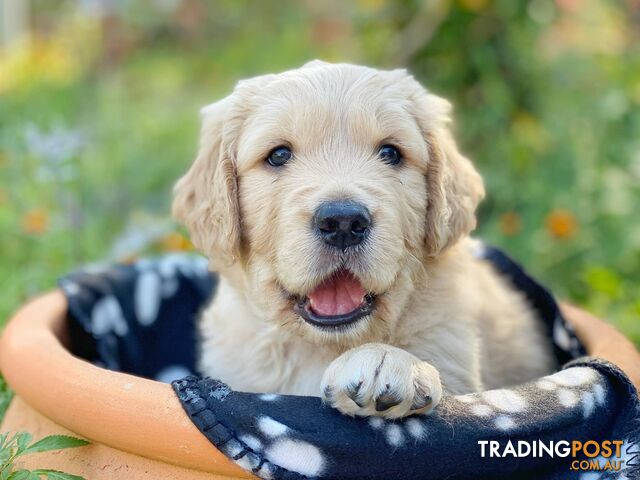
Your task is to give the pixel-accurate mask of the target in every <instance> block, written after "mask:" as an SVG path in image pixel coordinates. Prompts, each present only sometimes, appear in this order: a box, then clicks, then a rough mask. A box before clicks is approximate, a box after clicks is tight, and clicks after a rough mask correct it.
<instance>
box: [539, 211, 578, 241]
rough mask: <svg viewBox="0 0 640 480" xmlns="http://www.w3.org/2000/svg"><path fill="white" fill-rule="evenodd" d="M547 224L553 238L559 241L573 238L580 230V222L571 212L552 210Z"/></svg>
mask: <svg viewBox="0 0 640 480" xmlns="http://www.w3.org/2000/svg"><path fill="white" fill-rule="evenodd" d="M545 223H546V227H547V230H548V231H549V233H550V234H551V236H553V237H555V238H558V239H566V238H571V237H573V236H574V235H575V233H576V231H577V230H578V220H577V219H576V216H575V215H574V214H573V213H572V212H570V211H569V210H562V209H556V210H552V211H551V213H549V215H547V218H546V221H545Z"/></svg>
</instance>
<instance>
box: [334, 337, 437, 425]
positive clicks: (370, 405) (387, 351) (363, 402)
mask: <svg viewBox="0 0 640 480" xmlns="http://www.w3.org/2000/svg"><path fill="white" fill-rule="evenodd" d="M321 387H322V395H323V399H324V401H325V402H326V403H328V404H329V405H331V406H332V407H334V408H337V409H338V410H339V411H340V412H342V413H344V414H345V415H358V416H364V417H368V416H380V417H385V418H400V417H405V416H407V415H413V414H416V413H428V412H430V411H431V410H432V409H433V408H434V407H435V406H436V405H437V404H438V403H439V402H440V399H441V397H442V385H441V383H440V375H439V374H438V371H437V370H436V369H435V368H433V367H432V366H431V365H429V364H428V363H427V362H423V361H422V360H420V359H419V358H417V357H415V356H413V355H411V354H410V353H408V352H406V351H404V350H402V349H400V348H396V347H392V346H390V345H385V344H382V343H368V344H366V345H362V346H361V347H358V348H353V349H351V350H348V351H347V352H345V353H343V354H342V355H340V356H339V357H338V358H336V359H335V360H334V361H333V362H331V364H330V365H329V367H327V369H326V370H325V372H324V375H323V377H322V384H321Z"/></svg>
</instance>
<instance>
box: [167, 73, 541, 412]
mask: <svg viewBox="0 0 640 480" xmlns="http://www.w3.org/2000/svg"><path fill="white" fill-rule="evenodd" d="M449 116H450V105H449V103H448V102H446V101H445V100H443V99H441V98H439V97H437V96H435V95H433V94H431V93H429V92H428V91H426V90H425V89H424V88H423V87H422V86H420V85H419V84H418V82H416V81H415V80H414V79H413V77H411V76H410V75H408V74H407V72H406V71H404V70H394V71H380V70H375V69H371V68H367V67H361V66H354V65H347V64H338V65H334V64H328V63H324V62H318V61H315V62H311V63H310V64H307V65H305V66H304V67H302V68H299V69H295V70H291V71H288V72H284V73H281V74H277V75H265V76H261V77H257V78H254V79H250V80H245V81H241V82H240V83H239V84H238V85H237V87H236V88H235V90H234V92H233V93H232V94H231V95H229V96H228V97H226V98H225V99H223V100H220V101H219V102H217V103H214V104H213V105H210V106H208V107H206V108H204V109H203V111H202V121H203V126H202V134H201V142H200V149H199V153H198V156H197V158H196V160H195V162H194V164H193V166H192V167H191V169H190V170H189V171H188V172H187V174H186V175H185V176H184V177H183V178H182V179H180V181H179V182H178V183H177V185H176V188H175V200H174V206H173V212H174V215H175V216H176V218H178V219H179V220H180V221H181V222H183V223H184V224H185V225H186V226H187V228H188V229H189V231H190V233H191V238H192V240H193V242H194V243H195V245H196V246H197V247H198V248H199V249H200V250H201V251H202V252H203V253H204V254H206V255H207V256H208V257H209V259H210V266H211V268H212V269H213V270H216V271H218V272H219V273H220V277H221V279H220V285H219V287H218V291H217V293H216V295H215V298H214V300H213V302H212V303H211V304H210V305H209V306H208V307H207V309H206V310H205V311H204V312H203V314H202V318H201V333H202V342H201V345H200V348H201V356H200V367H201V369H202V372H203V373H204V374H206V375H209V376H213V377H216V378H219V379H221V380H223V381H224V382H226V383H228V384H229V385H230V386H231V387H232V388H235V389H239V390H245V391H254V392H277V393H291V394H308V395H323V397H324V398H325V400H326V401H327V402H328V403H330V404H331V405H333V406H335V407H336V408H338V409H339V410H340V411H342V412H343V413H346V414H351V415H365V416H366V415H382V416H385V417H389V418H396V417H401V416H405V415H408V414H412V413H425V412H428V411H430V410H431V409H432V408H433V407H434V406H435V405H437V403H438V402H439V400H440V398H441V396H442V393H443V390H444V392H448V393H451V394H460V393H466V392H471V391H475V390H480V389H484V388H492V387H500V386H505V385H510V384H514V383H517V382H521V381H525V380H529V379H532V378H535V377H537V376H540V375H543V374H545V373H548V372H549V371H550V370H551V369H552V367H553V362H552V355H551V353H550V350H549V347H548V346H547V343H546V340H545V339H544V338H543V335H542V333H541V331H540V328H539V325H538V324H537V323H536V319H534V317H533V314H532V313H531V311H530V310H529V307H528V305H527V304H526V302H525V301H524V299H523V298H521V296H520V295H519V294H518V293H516V292H515V291H513V290H512V289H511V288H510V287H509V286H508V284H507V283H506V282H505V281H504V280H503V279H501V278H500V277H499V276H498V275H497V274H496V273H495V272H494V271H493V270H491V267H489V266H488V265H486V264H485V263H484V262H481V261H478V260H477V259H476V258H475V257H474V255H473V252H472V250H473V241H472V240H470V239H469V233H470V232H471V231H472V230H473V228H474V227H475V209H476V207H477V204H478V203H479V202H480V200H481V199H482V198H483V196H484V188H483V184H482V180H481V178H480V176H479V175H478V173H477V172H476V170H475V169H474V167H473V166H472V164H471V162H469V160H468V159H466V158H465V157H464V156H462V155H461V154H460V153H459V151H458V149H457V147H456V144H455V142H454V141H453V139H452V136H451V133H450V131H449V123H450V118H449ZM389 143H390V144H394V145H397V146H398V147H399V148H400V149H401V151H402V153H403V160H402V163H401V164H400V165H397V166H391V165H388V164H385V163H384V162H382V161H381V160H380V159H379V158H378V157H377V155H376V154H377V149H378V148H379V147H380V145H381V144H389ZM283 144H284V145H287V146H289V147H290V148H291V150H292V152H293V159H292V160H291V161H290V162H289V163H288V164H287V165H285V166H284V167H281V168H274V167H271V166H269V165H267V164H266V162H265V157H266V156H267V155H268V153H269V152H270V151H271V150H272V149H273V148H275V147H277V146H279V145H283ZM334 199H352V200H356V201H358V202H361V203H363V204H364V205H366V206H367V208H368V209H369V211H370V212H371V215H372V218H373V227H372V230H371V233H370V235H369V238H368V239H367V240H366V242H365V243H364V244H362V245H360V246H358V247H357V248H353V249H351V250H350V251H346V252H336V251H334V250H330V249H327V248H326V246H323V245H322V244H321V242H320V241H319V239H318V238H317V236H316V235H314V234H313V232H312V229H311V227H310V225H311V218H312V216H313V213H314V211H315V209H316V208H317V206H318V205H319V204H320V203H321V202H325V201H327V200H334ZM340 267H346V268H349V269H350V270H351V271H352V272H353V274H354V275H356V276H357V277H358V279H359V280H360V282H361V284H362V285H363V286H364V287H365V289H366V290H367V291H368V292H371V293H373V294H375V295H377V302H376V308H375V310H374V313H373V314H372V315H370V316H369V317H366V318H363V319H361V320H360V321H358V322H357V323H356V324H355V325H353V326H352V327H350V328H349V329H348V330H345V331H342V330H341V331H337V332H328V331H325V330H320V329H317V328H316V327H313V326H311V325H309V324H307V323H306V322H305V321H304V320H302V319H301V318H300V317H299V316H298V315H296V314H295V313H294V310H293V300H292V299H291V295H300V296H304V295H306V294H308V293H309V292H310V291H311V290H312V289H313V288H314V287H316V286H317V285H318V284H319V283H320V282H321V281H322V280H323V279H325V278H326V277H327V276H328V275H330V274H331V273H332V272H333V271H335V270H336V269H337V268H340ZM354 389H356V390H357V392H356V393H357V395H354ZM390 393H391V394H393V395H394V396H396V397H399V398H398V399H399V400H401V401H400V403H399V404H398V405H395V406H393V407H391V408H389V409H387V410H384V411H377V410H376V408H375V407H376V399H377V398H379V397H381V396H384V395H388V394H390ZM354 397H355V398H356V400H357V402H356V401H354V400H353V399H352V398H354Z"/></svg>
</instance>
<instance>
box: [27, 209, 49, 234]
mask: <svg viewBox="0 0 640 480" xmlns="http://www.w3.org/2000/svg"><path fill="white" fill-rule="evenodd" d="M48 228H49V214H48V213H47V212H46V211H45V210H44V209H42V208H34V209H33V210H29V211H28V212H27V213H25V214H24V215H23V217H22V229H23V230H24V231H25V232H27V233H29V234H31V235H40V234H42V233H44V232H46V231H47V229H48Z"/></svg>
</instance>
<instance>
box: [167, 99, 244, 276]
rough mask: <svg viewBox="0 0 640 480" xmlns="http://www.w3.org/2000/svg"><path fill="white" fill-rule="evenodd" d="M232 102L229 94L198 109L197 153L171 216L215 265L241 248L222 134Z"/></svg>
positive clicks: (233, 184) (178, 188) (235, 191)
mask: <svg viewBox="0 0 640 480" xmlns="http://www.w3.org/2000/svg"><path fill="white" fill-rule="evenodd" d="M230 104H231V96H229V97H227V98H225V99H223V100H220V101H218V102H216V103H214V104H212V105H209V106H207V107H205V108H203V109H202V111H201V114H202V129H201V133H200V147H199V150H198V155H197V157H196V159H195V161H194V163H193V165H192V166H191V168H190V169H189V171H188V172H187V173H186V174H185V175H184V176H183V177H182V178H181V179H180V180H178V182H177V183H176V186H175V187H174V190H173V191H174V200H173V207H172V213H173V216H174V218H176V219H177V220H178V221H179V222H181V223H182V224H184V225H185V226H186V227H187V229H188V230H189V233H190V234H191V241H192V242H193V244H194V245H195V246H196V247H197V248H198V249H199V250H200V251H201V252H202V253H204V254H205V255H207V256H208V257H209V260H210V262H211V266H212V267H213V268H220V267H223V266H229V265H231V264H233V263H234V262H235V261H236V260H237V259H238V256H239V253H240V215H239V205H238V185H237V180H236V172H235V166H234V162H233V160H232V157H231V155H232V152H231V151H230V148H231V146H230V145H229V142H227V141H225V136H226V135H225V134H224V133H223V132H224V131H225V130H227V129H225V128H224V117H225V113H226V112H227V110H228V109H229V107H230ZM227 135H228V134H227Z"/></svg>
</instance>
